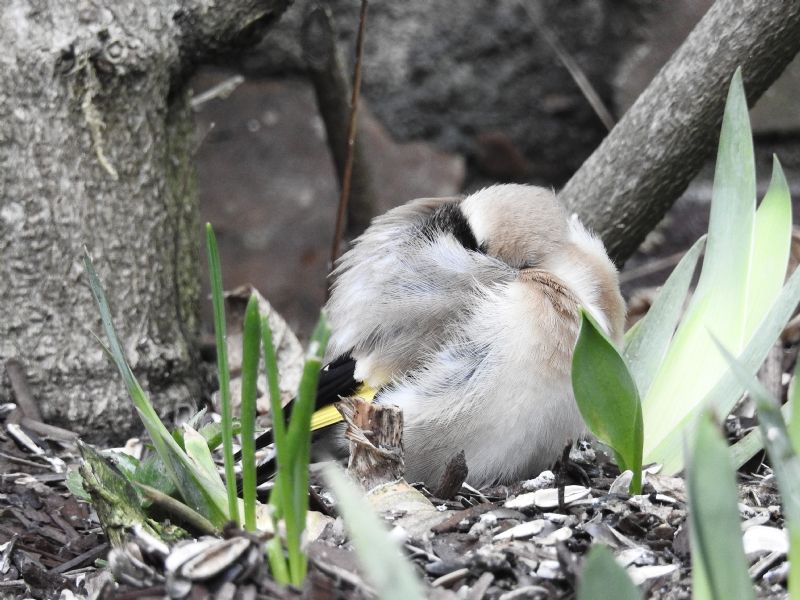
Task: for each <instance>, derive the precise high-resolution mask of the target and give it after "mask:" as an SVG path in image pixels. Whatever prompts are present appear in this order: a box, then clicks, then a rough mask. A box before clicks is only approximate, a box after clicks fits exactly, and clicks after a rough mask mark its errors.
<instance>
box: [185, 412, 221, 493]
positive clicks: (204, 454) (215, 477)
mask: <svg viewBox="0 0 800 600" xmlns="http://www.w3.org/2000/svg"><path fill="white" fill-rule="evenodd" d="M182 431H183V443H184V447H185V449H186V454H187V456H188V457H189V458H190V459H192V461H194V464H195V467H196V468H197V469H199V470H200V471H202V472H203V473H205V475H206V476H208V478H209V479H210V480H212V481H214V483H215V484H217V485H218V486H219V488H220V490H221V493H224V490H225V484H224V483H223V482H222V478H221V477H220V476H219V471H217V465H216V464H215V463H214V457H213V456H212V455H211V450H209V449H208V443H207V442H206V439H205V438H204V437H203V436H202V435H200V434H199V433H198V432H197V431H195V430H194V429H192V428H191V427H189V425H187V424H184V425H183V428H182Z"/></svg>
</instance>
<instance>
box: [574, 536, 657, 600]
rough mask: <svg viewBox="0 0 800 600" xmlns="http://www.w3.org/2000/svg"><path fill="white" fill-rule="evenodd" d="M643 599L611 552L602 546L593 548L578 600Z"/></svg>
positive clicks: (579, 586)
mask: <svg viewBox="0 0 800 600" xmlns="http://www.w3.org/2000/svg"><path fill="white" fill-rule="evenodd" d="M641 597H642V595H641V594H640V593H639V590H638V589H637V588H636V586H635V585H633V582H632V581H631V578H630V577H628V574H627V573H626V572H625V569H623V568H622V567H621V566H620V565H619V563H617V561H616V560H614V555H613V554H612V553H611V551H610V550H609V549H608V548H607V547H606V546H603V545H600V544H598V545H595V546H592V548H591V549H590V550H589V554H588V555H587V556H586V562H585V563H584V565H583V571H582V572H581V577H580V580H579V582H578V600H599V599H600V598H614V600H641Z"/></svg>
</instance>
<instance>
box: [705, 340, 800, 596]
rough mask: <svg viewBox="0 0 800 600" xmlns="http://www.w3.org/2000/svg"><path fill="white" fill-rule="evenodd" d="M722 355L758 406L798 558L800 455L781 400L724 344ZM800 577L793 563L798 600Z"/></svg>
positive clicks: (793, 584) (793, 588)
mask: <svg viewBox="0 0 800 600" xmlns="http://www.w3.org/2000/svg"><path fill="white" fill-rule="evenodd" d="M720 352H722V354H723V355H724V356H725V360H727V361H728V364H730V366H731V370H732V371H733V372H734V374H735V375H736V377H737V378H738V380H739V381H740V382H741V384H742V385H744V386H746V388H747V391H748V393H749V394H750V397H751V398H752V399H753V401H754V402H755V404H756V409H757V410H758V426H759V429H760V430H761V435H762V439H764V440H765V442H764V446H765V447H766V449H767V453H768V454H769V458H770V462H771V464H772V470H773V472H774V473H775V479H776V480H777V481H778V489H779V490H780V492H781V503H782V504H783V513H784V517H785V523H786V527H787V529H788V530H789V537H790V542H792V544H793V545H792V546H791V547H790V554H791V555H792V557H795V558H797V557H798V555H800V548H799V547H798V546H797V544H795V542H796V541H798V537H800V456H798V455H797V453H796V452H795V449H794V446H793V445H792V440H791V439H790V437H789V431H788V429H787V428H786V423H785V422H784V420H783V415H782V414H781V411H780V408H779V403H778V401H777V400H776V399H775V398H774V397H773V396H772V394H770V393H769V391H767V389H766V388H765V387H764V385H763V384H762V383H761V382H760V381H758V379H756V378H755V377H753V376H752V375H751V374H750V373H749V372H748V370H747V369H745V368H744V367H743V366H742V365H741V364H740V363H739V361H737V360H736V359H735V358H734V357H733V355H732V354H731V353H730V352H728V350H727V349H725V348H724V347H723V346H722V345H720ZM790 558H791V557H790ZM799 576H800V571H798V569H797V566H796V565H795V568H794V569H791V564H790V580H789V586H790V587H789V592H790V595H791V597H797V596H796V595H797V594H798V593H800V587H798V586H800V578H798V577H799Z"/></svg>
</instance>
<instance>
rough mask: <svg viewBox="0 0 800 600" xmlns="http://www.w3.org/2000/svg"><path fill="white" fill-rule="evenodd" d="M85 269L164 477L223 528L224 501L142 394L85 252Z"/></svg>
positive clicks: (111, 349) (111, 346) (111, 348)
mask: <svg viewBox="0 0 800 600" xmlns="http://www.w3.org/2000/svg"><path fill="white" fill-rule="evenodd" d="M84 266H85V268H86V273H87V275H88V276H89V285H90V287H91V290H92V294H93V295H94V298H95V300H96V302H97V306H98V308H99V310H100V318H101V320H102V323H103V329H104V330H105V334H106V337H107V338H108V344H109V346H108V350H109V352H110V354H111V357H112V359H113V361H114V363H115V364H116V366H117V369H118V370H119V372H120V375H122V379H123V381H124V382H125V386H126V387H127V389H128V393H129V394H130V397H131V400H132V401H133V404H134V406H135V407H136V411H137V413H138V414H139V417H140V418H141V419H142V423H143V424H144V426H145V428H146V429H147V432H148V434H149V435H150V438H151V439H152V441H153V446H154V447H155V449H156V452H157V453H158V455H159V456H160V457H161V460H162V461H163V464H164V467H165V468H166V471H167V474H168V475H169V477H170V479H171V480H172V481H173V483H174V484H175V487H176V488H177V489H178V491H179V492H180V494H181V496H182V497H183V499H184V501H185V502H186V503H188V504H189V506H190V507H191V508H193V509H194V510H196V511H198V512H199V513H201V514H202V515H203V516H205V517H206V518H207V519H209V520H210V521H211V522H212V523H214V524H215V525H217V526H219V525H222V523H223V522H224V521H225V518H226V512H225V505H224V499H221V498H220V497H219V496H218V494H217V492H216V489H215V487H214V485H213V482H210V481H209V480H208V479H207V478H206V477H204V476H203V475H202V474H199V473H195V472H194V470H193V465H192V463H191V461H190V460H189V458H188V457H187V456H186V454H184V452H183V450H182V449H181V448H180V446H178V444H177V443H176V442H175V440H174V439H173V438H172V436H171V435H170V433H169V431H168V430H167V428H166V427H164V424H163V423H162V422H161V420H160V419H159V418H158V414H156V411H155V409H154V408H153V405H152V404H151V403H150V400H149V399H148V397H147V394H145V392H144V390H143V389H142V387H141V386H140V385H139V382H138V381H137V380H136V377H134V375H133V372H132V371H131V368H130V366H129V365H128V361H127V360H126V358H125V353H124V351H123V350H122V344H120V341H119V337H118V336H117V332H116V329H115V328H114V323H113V321H112V319H111V309H110V308H109V306H108V300H107V299H106V295H105V292H104V291H103V287H102V285H101V284H100V280H99V278H98V277H97V273H96V272H95V270H94V265H93V264H92V260H91V258H90V257H89V254H88V253H87V252H85V251H84Z"/></svg>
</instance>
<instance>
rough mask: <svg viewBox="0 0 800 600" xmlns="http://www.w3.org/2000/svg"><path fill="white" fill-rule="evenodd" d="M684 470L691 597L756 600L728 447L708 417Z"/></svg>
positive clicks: (705, 417) (698, 429)
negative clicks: (693, 586) (692, 581)
mask: <svg viewBox="0 0 800 600" xmlns="http://www.w3.org/2000/svg"><path fill="white" fill-rule="evenodd" d="M688 465H689V467H688V479H687V485H688V490H689V520H690V526H691V531H692V565H693V567H694V572H695V577H696V578H697V583H696V585H697V589H696V590H695V592H694V593H693V597H694V598H705V597H711V598H725V599H726V600H755V594H754V593H753V584H752V582H751V581H750V577H749V575H748V573H747V567H748V563H747V559H746V558H745V555H744V549H743V548H742V530H741V524H740V521H739V509H738V504H737V498H738V496H737V488H736V478H735V475H734V471H733V465H731V462H730V456H729V454H728V446H727V444H726V443H725V440H724V439H723V438H722V435H721V434H720V432H719V428H718V427H717V425H716V424H715V423H714V422H713V420H712V419H711V418H710V417H709V416H703V417H702V418H701V419H700V420H699V422H698V426H697V435H696V440H695V443H694V453H693V455H692V459H691V460H690V461H688ZM709 592H710V596H707V594H708V593H709Z"/></svg>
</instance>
